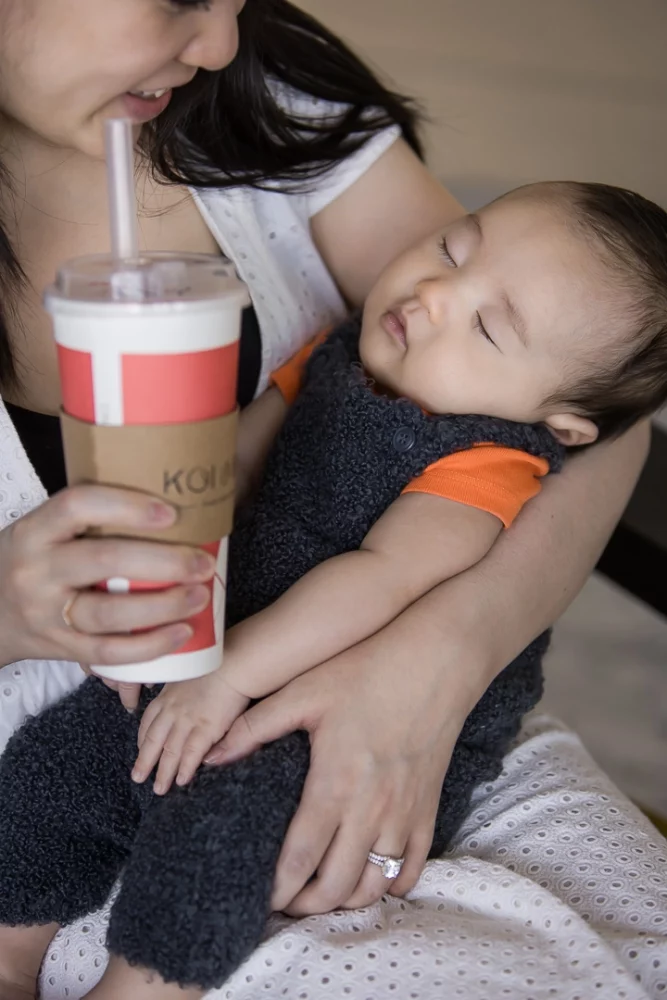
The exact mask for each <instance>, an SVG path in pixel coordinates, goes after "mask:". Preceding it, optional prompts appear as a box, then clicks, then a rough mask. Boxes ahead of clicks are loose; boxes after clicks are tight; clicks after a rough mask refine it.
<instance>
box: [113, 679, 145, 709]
mask: <svg viewBox="0 0 667 1000" xmlns="http://www.w3.org/2000/svg"><path fill="white" fill-rule="evenodd" d="M116 690H117V691H118V697H119V698H120V703H121V705H122V706H123V708H126V709H127V710H128V712H134V710H135V708H136V707H137V705H138V704H139V698H140V697H141V684H129V683H128V682H127V681H119V682H118V686H117V688H116Z"/></svg>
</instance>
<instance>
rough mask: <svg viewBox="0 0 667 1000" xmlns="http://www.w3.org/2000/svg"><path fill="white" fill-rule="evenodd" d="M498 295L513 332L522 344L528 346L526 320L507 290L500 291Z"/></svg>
mask: <svg viewBox="0 0 667 1000" xmlns="http://www.w3.org/2000/svg"><path fill="white" fill-rule="evenodd" d="M500 297H501V301H502V303H503V307H504V309H505V311H506V313H507V315H508V316H509V320H510V323H511V324H512V327H513V329H514V332H515V333H516V335H517V337H518V338H519V340H520V341H521V343H522V344H523V346H524V347H528V333H527V330H526V322H525V320H524V318H523V316H522V315H521V313H520V312H519V310H518V309H517V307H516V305H515V304H514V303H513V302H512V300H511V298H510V297H509V295H508V294H507V292H502V293H501V296H500Z"/></svg>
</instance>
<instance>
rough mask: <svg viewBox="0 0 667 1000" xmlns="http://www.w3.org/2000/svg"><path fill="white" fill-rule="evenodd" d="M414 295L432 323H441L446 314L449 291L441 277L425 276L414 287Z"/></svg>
mask: <svg viewBox="0 0 667 1000" xmlns="http://www.w3.org/2000/svg"><path fill="white" fill-rule="evenodd" d="M415 295H416V297H417V299H418V300H419V303H420V305H421V306H422V308H424V309H425V310H426V312H427V313H428V316H429V319H430V321H431V322H432V323H434V324H437V323H441V322H442V320H443V319H444V318H445V316H446V315H447V308H448V299H449V292H448V289H447V282H446V281H444V280H443V279H442V278H426V279H424V280H423V281H420V282H419V283H418V284H417V286H416V287H415Z"/></svg>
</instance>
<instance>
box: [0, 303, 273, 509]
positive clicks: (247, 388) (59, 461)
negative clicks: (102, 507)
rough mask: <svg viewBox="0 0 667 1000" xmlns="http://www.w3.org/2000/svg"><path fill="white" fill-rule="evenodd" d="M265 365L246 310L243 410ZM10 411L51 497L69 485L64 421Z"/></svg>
mask: <svg viewBox="0 0 667 1000" xmlns="http://www.w3.org/2000/svg"><path fill="white" fill-rule="evenodd" d="M261 363H262V338H261V334H260V330H259V323H258V322H257V315H256V313H255V310H254V309H253V307H252V306H249V307H248V308H247V309H244V310H243V319H242V325H241V343H240V348H239V380H238V389H237V393H236V398H237V401H238V404H239V406H240V407H241V408H243V407H244V406H247V405H248V403H250V402H252V399H253V397H254V395H255V392H256V391H257V382H258V380H259V372H260V368H261ZM5 406H6V407H7V412H8V414H9V416H10V419H11V420H12V423H13V424H14V427H15V428H16V432H17V434H18V436H19V438H20V439H21V444H22V445H23V447H24V448H25V450H26V454H27V455H28V458H29V459H30V461H31V462H32V464H33V467H34V469H35V472H36V473H37V475H38V476H39V478H40V479H41V480H42V482H43V484H44V488H45V490H46V492H47V493H48V494H49V496H53V494H54V493H57V492H58V491H59V490H62V489H64V487H65V486H66V485H67V477H66V474H65V455H64V453H63V441H62V435H61V433H60V420H59V418H58V417H52V416H49V415H48V414H45V413H35V412H34V411H33V410H25V409H24V408H23V407H22V406H14V404H13V403H5Z"/></svg>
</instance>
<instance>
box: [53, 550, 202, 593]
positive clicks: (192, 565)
mask: <svg viewBox="0 0 667 1000" xmlns="http://www.w3.org/2000/svg"><path fill="white" fill-rule="evenodd" d="M50 568H51V576H52V578H54V579H57V580H59V581H60V582H61V583H62V584H63V586H66V587H69V588H72V589H76V590H80V589H83V588H85V587H92V586H93V585H94V584H96V583H100V582H101V581H102V580H108V579H111V578H113V577H122V578H124V579H126V580H150V581H155V582H156V583H190V584H194V583H198V582H203V581H205V580H210V579H211V577H212V576H213V574H214V573H215V562H214V560H213V559H212V558H211V556H210V555H209V554H208V553H207V552H203V551H202V550H201V549H196V548H190V547H188V546H185V545H169V544H166V543H160V542H150V541H142V540H140V539H130V538H78V539H76V540H75V541H73V542H70V543H69V544H68V545H61V546H59V547H58V549H57V550H56V551H55V552H53V554H52V555H51V559H50Z"/></svg>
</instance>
